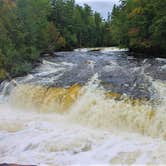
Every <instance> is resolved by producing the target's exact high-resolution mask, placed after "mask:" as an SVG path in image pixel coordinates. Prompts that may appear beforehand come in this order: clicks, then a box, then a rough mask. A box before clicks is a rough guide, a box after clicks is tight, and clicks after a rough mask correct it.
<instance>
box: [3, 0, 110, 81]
mask: <svg viewBox="0 0 166 166" xmlns="http://www.w3.org/2000/svg"><path fill="white" fill-rule="evenodd" d="M107 33H108V25H107V24H106V22H104V21H103V20H102V17H101V16H100V14H99V13H97V12H93V11H92V9H91V7H90V6H88V5H85V6H83V7H82V6H79V5H77V4H76V3H75V1H74V0H0V78H1V79H3V78H5V77H6V74H5V73H9V74H10V75H12V76H18V75H21V74H23V73H27V72H29V71H30V70H31V69H32V67H33V64H34V62H36V60H37V59H38V58H39V57H40V53H42V52H49V51H54V50H71V49H73V48H76V47H95V46H104V45H107V44H108V41H109V40H108V39H109V38H108V35H107Z"/></svg>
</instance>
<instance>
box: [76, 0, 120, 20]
mask: <svg viewBox="0 0 166 166" xmlns="http://www.w3.org/2000/svg"><path fill="white" fill-rule="evenodd" d="M75 1H76V3H78V4H80V5H83V4H85V3H86V4H88V5H90V6H91V7H92V9H93V10H95V11H98V12H99V13H101V15H102V16H103V17H104V18H107V15H108V12H109V11H110V12H111V10H112V7H113V5H114V4H118V3H119V0H75Z"/></svg>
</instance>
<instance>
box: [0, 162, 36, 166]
mask: <svg viewBox="0 0 166 166" xmlns="http://www.w3.org/2000/svg"><path fill="white" fill-rule="evenodd" d="M0 166H35V165H19V164H6V163H3V164H0Z"/></svg>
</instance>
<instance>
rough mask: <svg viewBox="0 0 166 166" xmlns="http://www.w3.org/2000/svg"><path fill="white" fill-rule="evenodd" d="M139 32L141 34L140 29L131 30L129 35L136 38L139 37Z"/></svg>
mask: <svg viewBox="0 0 166 166" xmlns="http://www.w3.org/2000/svg"><path fill="white" fill-rule="evenodd" d="M139 32H140V28H136V27H134V28H130V29H129V31H128V35H129V36H131V37H134V36H137V35H138V33H139Z"/></svg>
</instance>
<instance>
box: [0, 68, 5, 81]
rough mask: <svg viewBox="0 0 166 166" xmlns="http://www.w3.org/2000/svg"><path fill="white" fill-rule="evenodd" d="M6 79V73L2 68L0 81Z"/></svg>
mask: <svg viewBox="0 0 166 166" xmlns="http://www.w3.org/2000/svg"><path fill="white" fill-rule="evenodd" d="M5 78H6V72H5V70H4V69H2V68H0V80H3V79H5Z"/></svg>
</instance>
